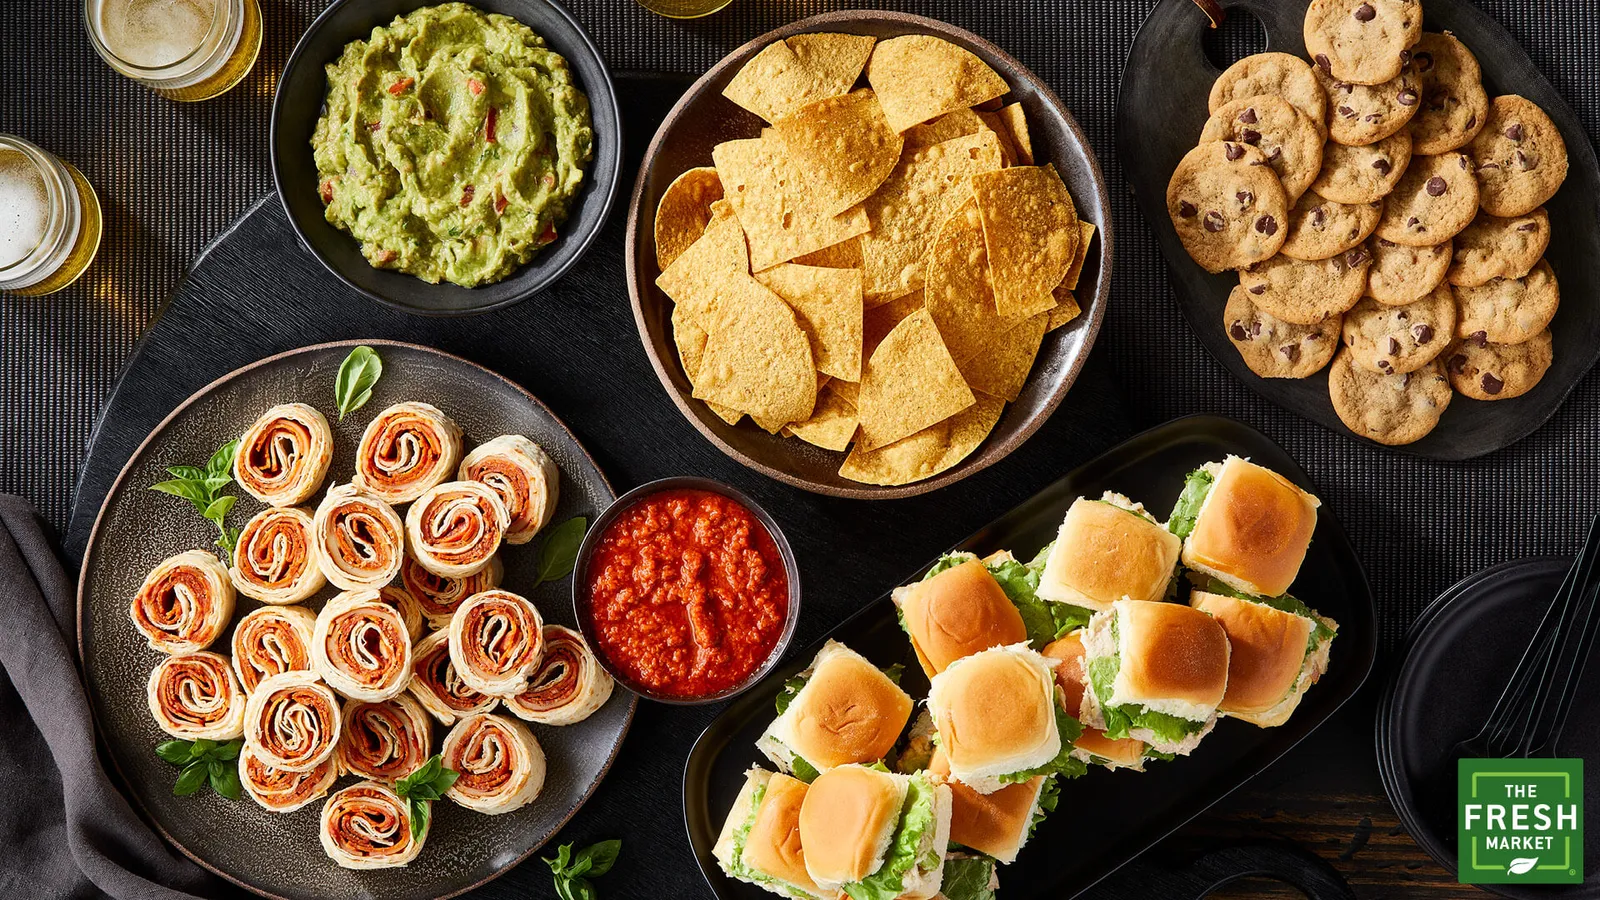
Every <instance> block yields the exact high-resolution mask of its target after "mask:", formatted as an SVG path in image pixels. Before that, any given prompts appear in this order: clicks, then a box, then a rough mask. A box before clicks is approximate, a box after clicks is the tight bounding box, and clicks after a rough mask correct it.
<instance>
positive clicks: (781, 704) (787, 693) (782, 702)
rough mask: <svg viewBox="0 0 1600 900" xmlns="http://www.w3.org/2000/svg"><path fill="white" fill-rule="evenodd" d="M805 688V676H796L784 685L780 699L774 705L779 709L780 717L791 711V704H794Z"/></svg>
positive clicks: (780, 692)
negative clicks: (801, 690)
mask: <svg viewBox="0 0 1600 900" xmlns="http://www.w3.org/2000/svg"><path fill="white" fill-rule="evenodd" d="M805 686H806V678H805V676H803V675H796V676H794V677H793V678H791V679H789V680H788V681H785V682H784V683H783V690H781V691H779V692H778V699H777V701H776V702H775V703H774V704H773V705H774V706H776V707H777V708H778V715H780V716H781V715H783V714H784V713H786V712H788V711H789V704H791V703H793V702H794V698H795V697H796V695H798V694H799V693H800V689H801V688H803V687H805Z"/></svg>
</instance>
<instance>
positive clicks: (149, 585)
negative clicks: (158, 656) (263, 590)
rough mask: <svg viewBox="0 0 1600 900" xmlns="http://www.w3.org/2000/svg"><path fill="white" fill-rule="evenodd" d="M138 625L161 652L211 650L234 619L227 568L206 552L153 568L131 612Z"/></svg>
mask: <svg viewBox="0 0 1600 900" xmlns="http://www.w3.org/2000/svg"><path fill="white" fill-rule="evenodd" d="M128 615H129V617H130V618H132V619H133V624H134V627H136V628H138V629H139V631H141V632H143V634H144V636H145V637H146V638H148V639H149V641H150V646H151V648H153V649H156V650H160V651H161V652H162V653H172V654H183V653H194V652H195V651H197V650H204V649H206V648H207V647H209V646H211V645H212V643H213V642H215V641H216V639H217V638H218V637H220V636H221V634H222V631H223V629H225V628H227V627H228V622H229V621H230V620H231V619H232V618H233V585H232V584H230V583H229V581H228V570H227V569H225V568H223V567H222V563H220V562H218V561H217V558H216V557H215V556H212V555H211V554H210V553H207V552H206V551H204V550H188V551H185V552H183V553H179V554H178V555H177V556H174V557H171V558H168V559H164V560H162V561H161V562H160V563H159V564H157V565H156V567H155V568H154V569H151V570H150V574H149V575H146V576H145V578H144V584H142V585H140V586H139V592H138V593H137V594H134V595H133V604H132V605H131V606H130V607H129V609H128Z"/></svg>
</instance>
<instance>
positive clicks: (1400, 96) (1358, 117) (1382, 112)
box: [1317, 68, 1422, 147]
mask: <svg viewBox="0 0 1600 900" xmlns="http://www.w3.org/2000/svg"><path fill="white" fill-rule="evenodd" d="M1317 80H1318V81H1319V82H1321V83H1322V88H1323V90H1325V91H1327V92H1328V137H1329V139H1331V140H1333V141H1334V142H1335V143H1340V144H1347V145H1350V146H1354V147H1361V146H1365V145H1367V144H1375V143H1377V142H1378V141H1381V140H1383V139H1384V138H1386V137H1388V136H1389V135H1391V134H1394V133H1395V132H1397V131H1399V130H1400V129H1402V128H1404V127H1406V123H1407V122H1410V121H1411V118H1412V116H1415V115H1416V114H1417V108H1418V107H1419V106H1421V105H1422V81H1421V79H1419V78H1418V77H1417V76H1416V74H1415V73H1414V72H1412V71H1411V69H1409V68H1407V69H1406V70H1405V71H1403V72H1401V73H1400V74H1399V75H1396V76H1395V77H1393V78H1391V79H1389V80H1388V81H1385V82H1383V83H1382V84H1356V83H1355V82H1353V81H1340V80H1339V79H1337V78H1330V77H1328V76H1327V75H1326V74H1324V73H1323V71H1322V70H1321V69H1318V70H1317Z"/></svg>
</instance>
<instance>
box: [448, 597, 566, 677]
mask: <svg viewBox="0 0 1600 900" xmlns="http://www.w3.org/2000/svg"><path fill="white" fill-rule="evenodd" d="M449 633H450V662H451V664H452V665H454V666H455V669H456V673H457V674H458V675H460V676H461V680H462V681H464V682H466V685H467V687H470V688H472V689H473V690H475V691H477V692H479V693H481V694H488V695H490V696H492V697H509V696H512V695H514V694H520V693H522V692H523V691H525V690H527V688H528V678H529V677H530V676H532V675H533V673H534V671H536V670H537V669H538V668H539V660H540V658H541V656H542V655H543V653H544V619H543V618H542V617H541V616H540V615H539V610H538V609H536V608H535V607H534V605H533V603H531V602H530V601H529V600H528V599H527V598H526V597H523V596H521V595H520V594H513V593H511V592H510V591H502V590H498V589H496V590H492V591H484V592H483V593H481V594H474V595H472V596H471V597H468V598H467V600H466V602H465V603H462V604H461V607H460V608H459V609H457V610H456V614H455V617H454V618H453V619H451V620H450V632H449Z"/></svg>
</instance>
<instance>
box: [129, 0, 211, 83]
mask: <svg viewBox="0 0 1600 900" xmlns="http://www.w3.org/2000/svg"><path fill="white" fill-rule="evenodd" d="M215 15H216V0H101V2H100V40H101V41H103V42H104V43H105V45H106V48H107V49H108V50H110V51H111V52H112V53H114V54H116V56H117V57H118V58H119V59H121V60H123V61H124V62H128V63H132V64H133V65H136V66H141V67H143V68H147V69H155V68H160V67H162V66H169V65H172V64H173V63H175V62H177V61H178V60H181V59H183V58H184V57H186V56H188V55H189V54H191V53H193V52H194V51H195V50H196V49H198V48H199V47H200V45H201V43H203V42H204V41H205V38H206V34H207V32H209V31H210V30H211V20H212V19H213V18H214V17H215Z"/></svg>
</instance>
